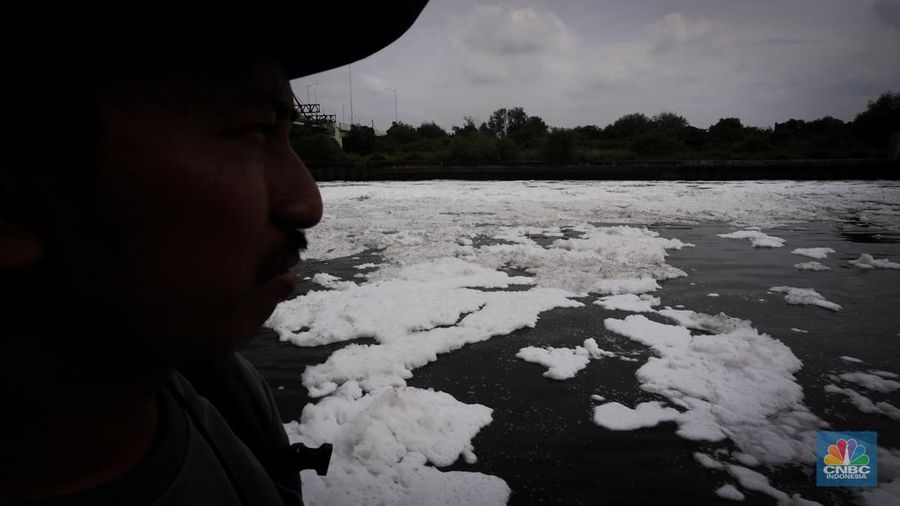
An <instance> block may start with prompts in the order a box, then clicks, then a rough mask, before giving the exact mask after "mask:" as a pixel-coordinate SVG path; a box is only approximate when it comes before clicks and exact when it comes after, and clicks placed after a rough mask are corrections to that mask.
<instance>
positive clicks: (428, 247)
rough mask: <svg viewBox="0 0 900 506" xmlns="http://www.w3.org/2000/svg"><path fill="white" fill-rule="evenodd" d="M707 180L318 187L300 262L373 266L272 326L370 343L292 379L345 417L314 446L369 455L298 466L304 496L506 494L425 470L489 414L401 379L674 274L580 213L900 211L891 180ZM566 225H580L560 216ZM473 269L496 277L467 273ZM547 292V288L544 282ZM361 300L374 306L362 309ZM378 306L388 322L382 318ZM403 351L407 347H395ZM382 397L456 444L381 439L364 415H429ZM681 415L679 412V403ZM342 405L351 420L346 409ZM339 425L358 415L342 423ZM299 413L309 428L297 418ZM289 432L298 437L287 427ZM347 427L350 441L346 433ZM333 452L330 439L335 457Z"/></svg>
mask: <svg viewBox="0 0 900 506" xmlns="http://www.w3.org/2000/svg"><path fill="white" fill-rule="evenodd" d="M708 186H709V188H704V189H702V190H700V189H696V188H692V187H690V186H689V185H688V186H686V185H684V184H682V183H677V182H671V183H669V182H660V183H655V182H651V183H643V182H641V183H632V182H597V181H590V182H557V181H554V182H515V181H513V182H506V181H505V182H483V181H479V182H462V181H430V182H385V183H380V182H376V183H367V184H359V183H349V184H348V183H323V184H321V185H320V189H321V192H322V194H323V198H324V200H325V201H326V202H327V210H326V216H325V219H323V221H322V223H321V224H320V225H319V226H317V227H316V228H314V229H312V230H310V231H309V233H308V236H309V238H310V247H309V249H308V251H307V253H305V254H304V257H306V258H310V259H321V260H328V259H336V258H342V257H350V256H353V255H357V254H359V253H361V252H364V251H371V250H377V251H378V254H379V255H380V257H381V259H382V260H381V261H382V263H381V264H379V265H377V266H375V267H374V268H376V269H377V270H375V271H374V272H371V273H368V274H366V275H365V277H364V278H363V277H360V278H356V279H360V280H364V281H360V284H356V283H351V282H345V281H341V280H339V279H337V278H334V279H329V278H324V277H320V278H318V279H317V281H318V282H320V284H323V286H324V287H325V288H329V289H330V291H319V292H311V293H309V294H307V296H305V297H306V298H303V300H302V301H296V302H293V301H291V302H288V303H285V304H284V305H283V306H279V308H278V309H277V310H276V313H275V314H273V316H272V318H271V319H270V324H271V325H272V326H274V327H276V330H278V332H279V335H280V336H281V337H282V339H286V340H288V341H290V342H292V343H294V344H298V345H311V346H315V345H319V344H325V343H334V342H339V341H345V340H348V339H355V338H357V337H372V338H374V340H375V343H376V344H373V345H366V346H359V345H350V346H348V347H346V348H344V349H342V350H339V351H338V352H335V353H333V354H332V356H331V357H330V358H329V359H328V360H326V363H325V364H320V365H321V367H319V368H318V369H313V370H312V372H310V370H307V373H309V374H305V375H304V381H305V384H306V385H307V386H308V387H309V388H310V391H311V392H312V393H313V394H316V395H326V397H324V398H322V399H320V400H319V401H318V403H317V404H314V405H310V406H321V407H320V408H319V409H318V410H312V408H310V410H311V411H310V413H317V415H316V417H318V418H322V419H324V420H328V419H331V420H337V417H338V416H339V415H340V416H341V417H348V418H341V420H339V421H338V422H339V423H338V422H336V423H335V426H336V427H337V428H336V429H334V430H333V431H328V430H325V429H324V427H331V425H329V424H328V423H322V424H319V425H317V427H319V428H320V429H321V431H322V434H319V436H321V440H322V441H325V440H326V438H325V435H328V438H330V439H327V440H329V441H342V442H345V443H342V446H341V448H344V450H346V449H348V448H373V449H374V450H373V452H372V453H368V454H365V455H364V453H356V454H354V453H353V451H350V452H344V453H341V455H344V456H346V458H345V459H344V460H343V461H340V460H336V462H341V463H340V464H339V465H337V466H335V467H334V468H333V470H332V471H333V474H332V473H329V476H328V477H326V478H327V479H325V480H323V479H320V478H318V477H316V476H315V475H314V474H312V472H311V471H304V473H303V474H302V476H303V480H304V492H305V499H306V501H307V502H308V503H310V504H325V503H327V504H359V503H373V504H378V503H395V502H400V503H406V504H501V503H503V502H505V501H506V500H507V498H508V496H509V489H508V487H506V485H505V484H504V483H503V482H502V480H500V479H499V478H497V477H491V476H486V475H482V474H478V473H464V472H451V473H447V472H442V471H440V470H439V469H437V468H436V467H434V466H438V465H441V464H438V463H436V462H432V463H431V464H429V462H430V460H429V459H430V458H434V459H435V460H437V461H440V462H446V460H441V459H442V458H443V457H439V456H448V455H452V454H454V453H455V452H457V451H459V455H460V456H461V457H462V458H463V460H466V459H467V458H474V454H471V449H470V448H469V447H470V446H471V438H472V436H473V435H474V433H475V432H477V430H476V429H474V428H473V427H474V426H479V427H481V426H483V423H487V422H488V421H489V418H485V417H484V412H483V411H482V410H478V409H469V408H466V407H465V406H467V405H465V404H462V403H459V405H457V404H454V402H453V401H450V400H447V399H443V400H442V399H439V396H436V395H430V394H421V395H420V394H413V393H410V391H409V389H405V380H404V378H408V377H409V376H410V375H412V372H413V371H414V370H415V368H416V367H419V366H421V365H423V364H424V363H427V362H429V361H431V360H435V359H436V358H437V357H438V356H439V354H440V353H442V352H448V351H452V350H453V349H456V348H458V347H460V346H464V345H465V344H468V343H471V342H476V341H478V340H483V339H487V338H489V337H492V336H499V335H503V334H506V333H509V332H512V331H513V330H515V329H517V328H522V326H529V325H534V324H535V323H536V321H537V318H538V314H539V313H540V312H541V311H543V310H546V309H549V308H552V307H576V305H577V304H576V303H574V302H573V301H571V297H570V295H571V294H576V295H587V294H590V293H596V294H600V295H608V294H627V293H632V294H637V293H647V292H652V291H654V290H656V289H658V287H659V284H658V281H660V280H665V279H671V278H674V277H678V276H683V275H685V273H684V272H683V271H680V270H679V269H676V268H674V267H672V266H670V265H668V264H666V262H665V257H666V250H669V249H677V248H681V247H685V246H687V244H684V243H681V242H680V241H677V240H673V239H664V238H661V237H659V236H658V234H656V233H654V232H650V231H647V230H646V229H643V228H638V227H596V226H593V225H588V223H598V222H617V223H631V224H638V225H641V226H642V225H643V224H646V223H659V222H661V221H666V222H682V223H698V222H704V221H719V222H728V223H733V224H734V225H735V226H736V227H741V228H745V229H746V228H747V227H751V226H755V227H760V228H762V227H765V228H772V227H775V226H778V225H781V224H784V223H791V222H797V221H803V220H823V219H825V220H827V219H831V218H838V217H840V216H842V215H845V214H847V213H848V212H850V211H853V212H857V213H858V214H859V217H860V219H861V220H864V221H866V222H868V223H871V224H873V225H875V226H878V225H879V224H885V225H890V224H891V223H895V222H896V220H897V219H898V218H900V213H898V211H897V204H898V203H900V196H898V195H897V192H896V191H895V189H893V188H882V187H880V186H879V185H878V184H874V183H868V182H827V183H806V182H786V181H779V182H736V183H714V184H710V185H708ZM835 195H840V197H841V198H835V197H834V196H835ZM861 203H865V205H860V204H861ZM578 223H581V224H583V225H577V226H574V227H573V226H571V225H573V224H578ZM563 232H565V234H564V233H563ZM573 232H574V233H579V234H581V236H580V237H577V238H574V239H564V240H561V241H557V242H556V243H553V244H551V245H550V246H549V247H541V246H540V245H539V244H537V243H536V242H535V241H533V240H531V239H530V238H529V237H527V236H528V235H532V236H538V235H542V236H544V237H563V236H567V235H571V233H573ZM479 237H504V238H506V241H507V242H509V243H511V244H495V245H492V246H482V247H476V246H475V245H474V244H475V243H476V241H474V239H477V238H479ZM446 258H455V259H458V260H461V261H464V263H465V264H466V266H465V269H469V270H471V272H470V275H468V276H463V277H466V278H467V279H469V281H467V282H465V283H462V284H459V283H456V282H452V281H450V278H456V277H457V275H458V274H460V273H459V271H458V268H459V267H460V265H459V264H453V263H452V262H447V260H446ZM445 262H446V263H445ZM416 265H425V266H427V267H422V268H421V269H420V270H421V271H422V273H421V276H420V277H418V278H416V277H415V276H413V275H412V274H413V273H412V272H409V271H407V272H406V274H401V273H402V272H403V271H404V270H405V269H407V268H410V267H413V266H416ZM441 265H443V266H444V267H445V268H446V269H447V271H448V272H447V273H446V274H447V275H446V276H443V277H442V279H436V277H437V278H441V276H440V275H439V276H433V275H432V274H431V273H430V271H431V270H437V271H440V270H441ZM473 265H474V266H480V267H482V268H485V269H487V270H488V271H496V272H495V273H493V274H492V273H490V272H486V271H479V270H478V269H476V268H475V267H473ZM503 267H512V268H520V269H522V270H524V271H525V272H526V273H527V274H528V275H529V277H528V278H525V279H519V280H514V279H512V278H516V276H506V275H504V274H503V273H502V272H499V269H500V268H503ZM402 276H407V277H405V278H403V277H402ZM518 277H519V278H522V277H521V276H518ZM526 279H527V280H528V281H527V282H526ZM416 283H419V286H416ZM529 283H530V284H529ZM404 284H405V286H404ZM532 284H533V285H535V287H534V288H531V289H530V290H528V291H526V292H513V293H519V294H523V293H524V294H528V293H529V292H532V293H530V294H529V295H517V296H513V295H512V293H508V292H503V293H499V292H483V291H482V290H478V289H477V288H501V287H509V286H514V285H516V286H519V287H525V288H527V287H530V285H532ZM374 285H378V286H374ZM546 289H557V290H558V291H552V290H551V291H542V290H546ZM406 290H413V291H415V295H416V297H412V296H411V297H408V298H403V293H404V291H406ZM416 290H417V291H416ZM434 292H437V293H436V294H435V293H434ZM395 297H400V298H399V299H395ZM373 298H374V300H372V299H373ZM364 299H368V300H370V303H369V304H366V303H365V302H364ZM292 302H293V303H292ZM570 304H571V305H570ZM379 305H380V307H373V306H379ZM378 311H381V312H382V313H385V315H386V316H384V317H382V316H379V315H378V314H376V313H377V312H378ZM407 349H409V350H412V351H408V352H405V351H404V350H407ZM776 355H777V354H776ZM630 360H634V359H630ZM764 372H765V371H764ZM765 374H768V372H765ZM327 392H330V393H327ZM397 392H403V393H400V394H397ZM434 394H438V393H437V392H435V393H434ZM391 395H394V397H395V398H396V399H399V400H398V401H396V402H395V404H397V403H398V402H399V404H402V405H410V406H427V407H426V408H423V410H424V411H426V412H428V413H429V416H432V417H438V418H441V417H447V419H449V420H452V421H451V422H450V425H451V426H452V425H456V424H461V425H462V426H463V427H468V429H465V430H459V431H457V432H454V431H452V430H448V431H443V432H440V434H438V433H437V432H435V433H434V434H433V435H431V436H424V435H422V434H421V433H420V434H419V435H422V438H424V439H438V440H444V439H445V438H448V437H449V438H450V441H452V442H453V444H449V442H448V445H449V446H448V447H447V448H450V450H448V451H446V452H443V451H436V450H435V447H434V446H429V445H424V447H419V446H417V445H418V443H415V442H412V441H404V440H395V439H390V438H388V437H383V438H382V436H386V433H385V432H384V431H382V430H380V429H378V428H377V427H378V423H376V422H375V421H371V422H370V421H366V420H372V419H373V416H370V414H366V413H379V414H378V415H377V416H375V418H377V417H379V416H387V417H388V419H390V420H393V421H392V422H391V424H389V425H390V426H391V427H403V426H404V425H403V424H404V423H405V422H402V421H401V420H412V419H418V420H422V421H423V422H425V421H426V420H427V423H426V425H427V424H430V423H437V424H438V425H440V423H441V422H440V421H439V420H438V421H437V422H435V421H434V420H431V419H429V418H422V417H421V416H420V415H419V414H417V413H420V411H418V410H417V409H413V408H412V407H410V408H409V409H406V408H400V407H396V406H394V407H390V408H386V407H383V406H391V402H388V401H385V400H384V399H388V398H389V397H390V396H391ZM363 399H365V400H363ZM375 399H381V400H380V401H377V402H376V400H375ZM341 401H342V402H341ZM445 401H446V402H445ZM379 402H380V403H381V404H378V403H379ZM673 404H674V403H673ZM675 405H676V406H678V405H677V404H675ZM377 406H382V407H381V408H379V407H377ZM438 407H440V408H439V409H438ZM308 408H309V406H308ZM457 408H458V410H459V411H460V412H466V413H469V415H470V416H462V415H460V416H456V415H449V414H445V412H446V411H448V410H449V411H450V412H456V411H457ZM679 409H686V408H685V407H684V406H679ZM329 410H330V414H329V413H328V411H329ZM385 410H386V411H385ZM354 413H356V414H357V415H355V417H354V416H351V415H353V414H354ZM385 413H390V414H385ZM309 416H312V415H309ZM329 417H330V418H329ZM416 417H418V418H416ZM348 420H357V421H358V423H357V422H353V423H348ZM472 420H477V423H475V422H472ZM307 422H309V423H308V425H309V426H310V427H312V422H310V420H309V419H308V420H307ZM301 423H303V420H301ZM379 423H380V422H379ZM354 427H370V429H365V430H362V429H356V428H354ZM317 430H318V429H317ZM326 433H327V434H326ZM303 434H304V437H311V435H312V433H311V432H309V431H304V432H303ZM448 435H449V436H448ZM319 436H316V437H317V438H318V437H319ZM294 437H298V436H297V435H296V434H294ZM355 437H359V438H360V439H359V440H358V441H357V440H355V439H354V438H355ZM367 439H374V440H378V441H381V442H383V443H384V444H385V445H386V446H381V444H382V443H377V442H375V441H373V442H371V443H366V442H365V441H366V440H367ZM460 441H461V442H462V443H460ZM310 442H312V441H310ZM350 442H353V443H352V444H350ZM435 444H438V445H440V444H443V443H435ZM467 445H468V446H467ZM384 448H389V449H391V448H392V449H393V450H391V451H387V450H384ZM397 448H400V450H399V451H397V450H396V449H397ZM344 450H338V449H337V448H336V453H340V452H343V451H344ZM383 450H384V451H383ZM470 454H471V455H470ZM366 455H370V456H371V455H392V458H391V459H388V460H396V458H400V460H399V462H396V463H394V464H393V465H391V466H390V468H389V469H386V470H382V471H383V472H382V474H378V475H376V474H373V472H372V470H371V469H369V468H367V467H366V465H371V466H375V465H376V464H377V463H379V462H385V460H384V459H380V458H369V457H368V456H366ZM426 455H430V457H428V456H426ZM357 457H359V458H357ZM342 458H343V457H342ZM449 458H450V457H447V459H449ZM338 469H339V470H338Z"/></svg>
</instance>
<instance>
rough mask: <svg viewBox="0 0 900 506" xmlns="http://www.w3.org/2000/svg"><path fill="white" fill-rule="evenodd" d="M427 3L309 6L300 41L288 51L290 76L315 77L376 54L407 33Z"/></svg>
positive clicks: (418, 0) (403, 1)
mask: <svg viewBox="0 0 900 506" xmlns="http://www.w3.org/2000/svg"><path fill="white" fill-rule="evenodd" d="M427 3H428V0H390V1H371V0H370V1H366V2H329V3H327V4H324V5H318V6H312V5H311V6H308V7H306V6H304V7H303V13H304V15H303V19H305V20H306V21H305V22H304V23H303V24H301V25H298V26H297V30H296V32H294V34H295V35H296V40H295V42H294V43H293V44H291V47H287V48H285V51H284V56H283V58H284V61H283V63H284V65H285V68H286V70H287V73H288V77H289V78H290V79H296V78H299V77H303V76H307V75H310V74H316V73H318V72H323V71H326V70H330V69H333V68H337V67H340V66H342V65H347V64H349V63H353V62H355V61H358V60H361V59H363V58H366V57H367V56H370V55H372V54H375V53H376V52H378V51H380V50H381V49H383V48H385V47H387V46H388V45H390V44H391V43H392V42H394V41H395V40H397V39H398V38H400V36H402V35H403V34H404V33H406V31H407V30H408V29H409V28H410V27H411V26H412V24H413V23H414V22H415V20H416V19H417V18H418V17H419V14H420V13H421V12H422V9H423V8H424V7H425V4H427ZM326 23H327V24H326ZM304 25H305V26H304Z"/></svg>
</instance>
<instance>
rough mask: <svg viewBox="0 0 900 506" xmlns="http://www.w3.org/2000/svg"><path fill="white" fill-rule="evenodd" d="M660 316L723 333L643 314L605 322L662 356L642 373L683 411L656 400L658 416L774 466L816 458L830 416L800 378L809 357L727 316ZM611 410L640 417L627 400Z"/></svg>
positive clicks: (646, 383)
mask: <svg viewBox="0 0 900 506" xmlns="http://www.w3.org/2000/svg"><path fill="white" fill-rule="evenodd" d="M660 314H664V315H665V316H668V317H670V318H673V319H675V320H676V321H679V322H680V323H681V324H682V325H685V326H690V327H692V328H700V329H707V331H712V332H716V333H714V334H711V335H706V334H700V335H692V334H691V333H690V331H689V330H688V329H687V328H685V326H676V325H666V324H662V323H658V322H654V321H651V320H649V319H647V318H646V317H645V316H643V315H631V316H628V317H626V318H625V319H623V320H618V319H613V318H608V319H606V320H605V322H604V324H605V326H606V328H607V329H608V330H611V331H613V332H616V333H617V334H621V335H623V336H625V337H628V338H630V339H633V340H635V341H637V342H640V343H642V344H645V345H647V346H650V347H651V348H652V349H653V350H654V351H655V352H656V354H657V355H658V356H657V357H651V358H650V359H649V360H648V361H647V363H646V364H644V365H643V366H642V367H641V368H639V369H638V371H637V373H636V375H637V378H638V380H639V381H640V382H641V388H642V389H643V390H646V391H649V392H653V393H656V394H659V395H662V396H664V397H666V398H668V399H669V401H670V402H671V403H672V404H673V405H674V406H676V407H678V408H681V409H682V410H683V411H682V412H677V411H674V410H671V411H669V409H671V408H663V407H662V406H661V405H659V404H658V403H657V404H656V405H651V406H648V407H647V408H645V409H648V410H650V411H648V415H650V416H649V421H650V422H653V423H658V421H660V420H661V419H668V420H672V421H675V422H676V423H677V424H678V430H677V431H676V432H677V434H678V435H680V436H682V437H684V438H686V439H693V440H701V441H720V440H723V439H726V438H727V439H731V440H732V441H734V443H735V444H736V445H737V447H738V448H740V450H741V451H742V452H744V453H746V454H749V455H752V456H753V457H754V458H756V459H758V460H759V461H760V462H762V463H765V464H769V465H778V464H786V463H797V462H804V463H812V462H813V461H814V459H815V455H814V452H812V450H811V448H814V442H815V431H816V430H817V428H818V427H819V426H820V425H821V424H822V422H821V421H820V420H819V419H818V418H817V417H816V416H815V415H813V414H812V413H811V412H810V411H809V410H808V409H807V408H806V406H805V405H804V404H803V390H802V388H801V387H800V385H799V384H797V382H796V380H795V378H794V373H795V372H796V371H797V370H799V369H800V366H801V362H800V360H798V359H797V357H796V356H794V354H793V353H792V352H791V350H790V349H789V348H788V347H786V346H785V345H784V344H782V343H781V342H780V341H777V340H775V339H772V338H771V337H769V336H768V335H766V334H761V333H759V332H758V331H757V330H756V329H755V328H753V327H752V326H750V325H749V323H748V322H745V321H742V320H739V319H735V318H730V317H728V316H727V315H719V316H711V315H700V314H698V313H694V312H692V311H680V310H664V311H660ZM623 408H624V409H623ZM650 408H652V410H651V409H650ZM596 409H597V408H595V421H597V420H596V418H597V417H596ZM607 409H610V410H611V411H612V415H614V416H616V417H618V418H624V419H625V420H627V421H629V422H630V423H632V424H637V423H638V422H636V421H633V419H634V418H635V416H634V415H636V414H637V413H631V412H627V411H625V410H627V409H628V408H625V407H624V406H621V407H614V408H607ZM673 411H674V412H673ZM663 415H664V418H661V417H663ZM614 419H615V418H614ZM600 421H603V420H602V419H601V420H600Z"/></svg>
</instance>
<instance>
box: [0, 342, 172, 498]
mask: <svg viewBox="0 0 900 506" xmlns="http://www.w3.org/2000/svg"><path fill="white" fill-rule="evenodd" d="M32 351H33V350H32ZM48 355H49V356H43V357H40V358H39V360H34V361H29V362H30V363H24V362H23V361H19V362H18V363H13V361H12V360H11V359H9V358H10V356H9V355H7V358H8V359H7V360H0V362H2V363H0V366H2V367H0V381H2V383H0V388H2V389H3V392H2V394H3V399H4V402H5V403H6V406H5V409H4V410H5V411H6V415H5V416H4V417H3V418H2V419H0V448H3V452H4V457H3V459H2V460H3V462H2V463H0V468H2V472H0V476H2V478H0V503H5V502H10V501H12V502H24V501H33V500H40V499H46V498H50V497H54V496H59V495H65V494H70V493H74V492H78V491H81V490H87V489H89V488H92V487H95V486H98V485H102V484H103V483H106V482H108V481H110V480H112V479H114V478H116V477H118V476H120V475H122V474H124V473H126V472H128V471H129V470H131V469H133V468H134V467H135V466H136V465H137V464H138V463H140V462H141V461H142V460H143V459H145V458H146V457H147V455H148V454H149V452H150V451H151V450H152V448H153V444H154V440H155V438H156V434H157V431H158V426H159V414H158V407H157V394H158V391H159V388H160V385H161V384H162V382H163V381H164V380H165V378H166V377H167V375H168V372H167V371H164V370H158V371H140V369H137V370H135V369H131V370H129V369H127V368H120V367H116V366H112V367H107V368H102V367H100V366H99V365H98V364H101V363H103V361H97V360H93V361H91V362H92V363H93V365H94V367H90V368H87V367H85V364H84V363H83V362H80V363H78V364H76V365H73V363H74V362H76V360H73V357H71V356H69V357H61V356H59V355H60V354H56V353H53V352H52V351H51V352H50V353H49V354H48ZM12 356H13V357H15V356H16V355H15V354H13V355H12ZM18 356H20V357H21V356H25V357H28V356H29V355H18ZM30 356H32V357H33V356H34V355H33V354H32V355H30ZM113 361H115V358H112V359H110V360H109V361H107V362H106V363H121V362H118V361H115V362H113ZM6 467H9V469H6Z"/></svg>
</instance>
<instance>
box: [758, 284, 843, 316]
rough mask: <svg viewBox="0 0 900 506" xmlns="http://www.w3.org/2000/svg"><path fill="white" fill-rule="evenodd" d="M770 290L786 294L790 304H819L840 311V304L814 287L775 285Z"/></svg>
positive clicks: (786, 299) (785, 297) (785, 298)
mask: <svg viewBox="0 0 900 506" xmlns="http://www.w3.org/2000/svg"><path fill="white" fill-rule="evenodd" d="M769 291H770V292H775V293H783V294H785V296H784V300H785V302H787V303H788V304H791V305H797V306H818V307H821V308H825V309H828V310H830V311H840V310H841V309H842V308H841V306H840V304H835V303H834V302H831V301H829V300H826V299H825V297H823V296H822V294H820V293H819V292H817V291H815V290H813V289H812V288H796V287H793V286H773V287H772V288H769Z"/></svg>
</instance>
